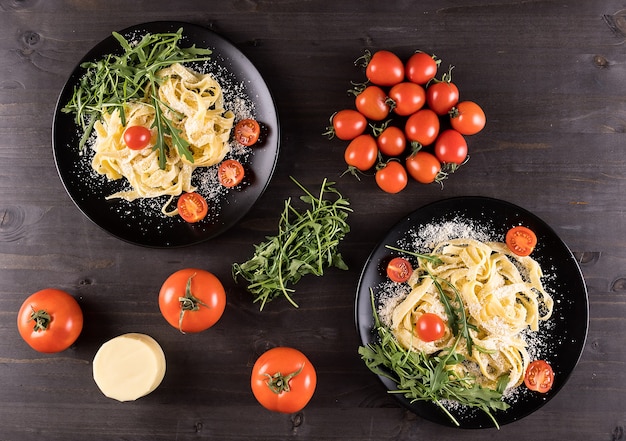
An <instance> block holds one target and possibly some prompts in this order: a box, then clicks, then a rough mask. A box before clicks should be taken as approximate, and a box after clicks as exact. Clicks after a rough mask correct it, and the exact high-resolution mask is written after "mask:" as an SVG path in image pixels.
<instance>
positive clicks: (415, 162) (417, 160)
mask: <svg viewBox="0 0 626 441" xmlns="http://www.w3.org/2000/svg"><path fill="white" fill-rule="evenodd" d="M406 169H407V171H408V172H409V174H410V175H411V177H412V178H413V179H415V180H416V181H417V182H421V183H422V184H430V183H431V182H434V181H435V180H437V179H438V177H439V172H440V171H441V163H440V162H439V160H438V159H437V158H436V157H435V155H433V154H432V153H429V152H424V151H419V152H417V153H414V154H412V155H411V156H409V157H408V158H407V159H406Z"/></svg>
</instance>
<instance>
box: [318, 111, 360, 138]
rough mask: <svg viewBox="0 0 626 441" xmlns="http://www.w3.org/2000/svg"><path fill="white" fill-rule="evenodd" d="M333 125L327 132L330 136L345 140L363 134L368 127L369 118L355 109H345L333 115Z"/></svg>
mask: <svg viewBox="0 0 626 441" xmlns="http://www.w3.org/2000/svg"><path fill="white" fill-rule="evenodd" d="M331 123H332V127H330V128H329V129H328V131H327V132H326V134H327V135H329V137H331V138H332V136H336V137H337V138H339V139H341V140H343V141H350V140H351V139H354V138H356V137H357V136H359V135H360V134H362V133H363V132H364V131H365V129H366V128H367V118H365V116H363V114H362V113H360V112H358V111H356V110H353V109H344V110H340V111H339V112H337V113H335V114H334V115H333V116H332V117H331Z"/></svg>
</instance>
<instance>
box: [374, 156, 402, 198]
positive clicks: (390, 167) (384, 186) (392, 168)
mask: <svg viewBox="0 0 626 441" xmlns="http://www.w3.org/2000/svg"><path fill="white" fill-rule="evenodd" d="M375 179H376V184H377V185H378V187H379V188H380V189H381V190H383V191H385V192H387V193H399V192H401V191H402V190H404V188H405V187H406V185H407V183H408V177H407V174H406V169H405V168H404V166H403V165H402V164H400V163H399V162H398V161H395V160H394V161H389V162H387V163H386V164H384V165H382V166H381V167H380V168H379V169H378V170H377V171H376V176H375Z"/></svg>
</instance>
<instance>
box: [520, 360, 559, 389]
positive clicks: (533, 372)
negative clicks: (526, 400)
mask: <svg viewBox="0 0 626 441" xmlns="http://www.w3.org/2000/svg"><path fill="white" fill-rule="evenodd" d="M524 384H525V385H526V387H527V388H528V389H530V390H534V391H536V392H541V393H542V394H545V393H546V392H548V391H549V390H550V389H552V385H553V384H554V371H553V370H552V366H550V365H549V364H548V363H547V362H545V361H543V360H535V361H533V362H531V363H530V364H529V365H528V367H527V368H526V373H525V375H524Z"/></svg>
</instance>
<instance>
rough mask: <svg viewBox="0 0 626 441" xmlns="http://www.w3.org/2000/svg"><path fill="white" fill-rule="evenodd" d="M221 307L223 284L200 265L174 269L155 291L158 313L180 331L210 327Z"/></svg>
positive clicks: (219, 316) (224, 300)
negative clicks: (157, 293)
mask: <svg viewBox="0 0 626 441" xmlns="http://www.w3.org/2000/svg"><path fill="white" fill-rule="evenodd" d="M225 308H226V292H225V291H224V286H223V285H222V283H221V282H220V281H219V279H218V278H217V277H216V276H215V275H214V274H212V273H210V272H208V271H205V270H201V269H195V268H185V269H181V270H179V271H176V272H175V273H173V274H172V275H170V276H169V277H168V278H167V279H166V280H165V282H163V285H162V286H161V290H160V292H159V309H160V310H161V314H163V317H164V318H165V320H166V321H167V322H168V323H169V324H170V325H172V326H173V327H175V328H177V329H178V330H179V331H180V332H182V333H187V332H192V333H193V332H201V331H204V330H206V329H208V328H210V327H211V326H213V325H214V324H215V323H217V321H218V320H219V319H220V318H221V317H222V314H223V313H224V309H225Z"/></svg>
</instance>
